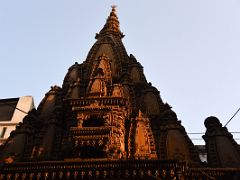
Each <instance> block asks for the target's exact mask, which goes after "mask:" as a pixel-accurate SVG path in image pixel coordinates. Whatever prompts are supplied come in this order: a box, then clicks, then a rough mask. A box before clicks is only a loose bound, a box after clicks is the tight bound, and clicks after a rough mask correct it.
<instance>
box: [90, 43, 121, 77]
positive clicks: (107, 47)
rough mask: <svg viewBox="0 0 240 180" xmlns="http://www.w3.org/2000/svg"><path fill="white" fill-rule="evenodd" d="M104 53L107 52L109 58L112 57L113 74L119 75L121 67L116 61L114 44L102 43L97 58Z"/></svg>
mask: <svg viewBox="0 0 240 180" xmlns="http://www.w3.org/2000/svg"><path fill="white" fill-rule="evenodd" d="M102 54H105V55H106V56H107V57H108V58H109V59H111V72H112V76H118V73H119V68H118V65H117V62H116V57H115V56H114V52H113V49H112V46H111V45H110V44H101V46H100V47H99V49H98V51H97V53H96V56H95V57H96V58H97V57H99V56H101V55H102Z"/></svg>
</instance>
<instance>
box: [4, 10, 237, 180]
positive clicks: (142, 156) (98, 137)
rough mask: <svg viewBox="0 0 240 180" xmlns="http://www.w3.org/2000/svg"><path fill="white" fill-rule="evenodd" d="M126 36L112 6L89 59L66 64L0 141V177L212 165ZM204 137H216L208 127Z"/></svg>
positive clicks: (100, 174) (143, 173)
mask: <svg viewBox="0 0 240 180" xmlns="http://www.w3.org/2000/svg"><path fill="white" fill-rule="evenodd" d="M123 37H124V35H123V33H122V32H121V31H120V26H119V21H118V17H117V15H116V9H115V7H112V11H111V12H110V15H109V16H108V18H107V21H106V24H105V25H104V27H103V28H102V29H101V31H100V32H99V33H98V34H96V37H95V38H96V42H95V43H94V45H93V46H92V48H91V49H90V51H89V53H88V55H87V58H86V60H85V61H84V62H83V63H81V64H78V63H77V62H76V63H75V64H74V65H73V66H71V67H70V68H69V70H68V72H67V74H66V76H65V78H64V81H63V85H62V87H58V86H54V87H52V88H51V90H50V91H49V92H48V93H46V95H45V97H44V98H43V100H42V102H41V103H40V105H39V107H38V108H37V110H32V111H31V112H30V113H29V114H28V115H27V116H26V117H25V118H24V121H23V123H21V124H19V126H18V127H17V128H16V130H15V131H14V132H12V133H11V136H10V138H9V139H8V140H7V141H6V143H5V144H4V145H3V146H1V147H0V150H1V151H0V162H2V165H1V164H0V179H11V178H12V179H20V178H21V179H85V178H105V179H117V178H120V179H125V178H127V179H131V178H136V179H139V178H148V179H149V178H150V179H153V178H160V179H181V178H182V177H183V176H185V177H187V178H189V179H194V178H201V177H203V176H204V177H205V174H206V173H208V172H210V171H209V169H207V170H206V172H205V174H201V173H202V172H203V171H205V170H204V169H203V170H201V171H200V170H198V168H201V167H202V163H201V161H200V159H199V157H198V153H197V151H196V149H195V146H194V145H193V143H192V141H191V140H190V138H189V137H188V136H187V133H186V131H185V129H184V127H183V126H182V125H181V121H180V120H178V118H177V115H176V114H175V112H173V111H172V110H171V107H170V106H169V105H168V104H167V103H164V102H163V101H162V99H161V97H160V93H159V91H158V90H157V89H156V88H155V87H153V86H152V84H151V83H150V82H147V80H146V78H145V76H144V73H143V67H142V66H141V64H140V63H139V62H138V61H137V59H136V58H135V57H134V56H133V55H132V54H130V55H128V54H127V52H126V50H125V47H124V45H123V43H122V38H123ZM207 124H209V123H207ZM207 126H208V125H207ZM207 128H208V127H207ZM220 129H221V128H220ZM220 131H221V132H222V130H219V132H220ZM220 134H221V133H220ZM205 139H206V141H208V142H210V144H211V141H212V137H211V133H207V134H206V137H205ZM209 148H211V147H210V145H209ZM233 149H234V147H233ZM236 153H237V152H236ZM210 159H211V158H210ZM212 159H213V158H212ZM211 162H212V160H211ZM216 166H217V165H216ZM237 166H239V163H238V164H237V163H236V166H235V167H237ZM185 167H190V168H193V169H192V170H191V169H190V170H189V169H188V171H185ZM194 168H197V170H196V169H194ZM210 173H211V172H210ZM215 174H216V173H215Z"/></svg>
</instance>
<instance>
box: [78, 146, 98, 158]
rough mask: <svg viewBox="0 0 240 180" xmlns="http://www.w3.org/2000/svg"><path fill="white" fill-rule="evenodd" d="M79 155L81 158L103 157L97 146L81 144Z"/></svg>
mask: <svg viewBox="0 0 240 180" xmlns="http://www.w3.org/2000/svg"><path fill="white" fill-rule="evenodd" d="M79 157H80V158H83V159H87V158H103V151H102V150H101V149H99V148H95V147H91V146H83V147H81V149H80V153H79Z"/></svg>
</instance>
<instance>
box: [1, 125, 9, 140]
mask: <svg viewBox="0 0 240 180" xmlns="http://www.w3.org/2000/svg"><path fill="white" fill-rule="evenodd" d="M6 130H7V127H3V129H2V132H1V134H0V138H3V137H4V135H5V132H6Z"/></svg>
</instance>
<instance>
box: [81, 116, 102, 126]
mask: <svg viewBox="0 0 240 180" xmlns="http://www.w3.org/2000/svg"><path fill="white" fill-rule="evenodd" d="M82 126H83V127H100V126H104V119H103V118H102V117H99V116H91V117H90V118H88V119H86V120H85V121H83V125H82Z"/></svg>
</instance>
